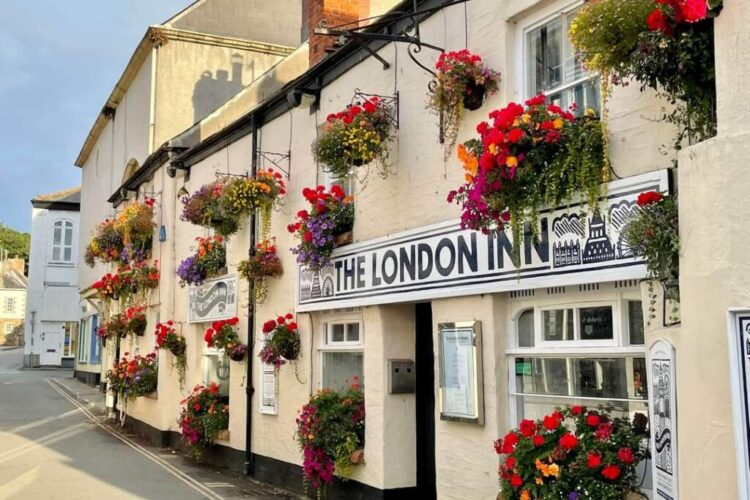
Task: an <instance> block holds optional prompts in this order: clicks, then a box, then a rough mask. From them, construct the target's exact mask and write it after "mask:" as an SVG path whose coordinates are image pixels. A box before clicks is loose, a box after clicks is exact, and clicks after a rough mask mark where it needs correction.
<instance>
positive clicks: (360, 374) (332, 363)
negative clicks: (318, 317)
mask: <svg viewBox="0 0 750 500" xmlns="http://www.w3.org/2000/svg"><path fill="white" fill-rule="evenodd" d="M324 332H325V339H324V345H323V347H321V349H320V351H321V365H322V370H321V386H322V387H323V388H324V389H333V390H344V389H347V388H348V387H350V386H351V385H352V384H355V383H356V384H359V385H360V386H362V387H364V384H363V382H364V352H363V348H364V346H363V344H362V334H361V329H360V324H359V322H336V323H328V324H326V325H325V326H324Z"/></svg>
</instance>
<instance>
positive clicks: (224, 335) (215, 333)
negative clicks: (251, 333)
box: [203, 317, 247, 361]
mask: <svg viewBox="0 0 750 500" xmlns="http://www.w3.org/2000/svg"><path fill="white" fill-rule="evenodd" d="M239 322H240V320H239V318H236V317H235V318H230V319H226V320H220V321H214V322H213V323H212V324H211V328H209V329H207V330H206V333H205V334H204V335H203V340H205V341H206V345H208V347H214V348H218V349H223V350H224V353H225V354H226V355H227V356H229V359H231V360H232V361H242V360H243V359H245V355H246V354H247V345H245V344H243V343H242V342H240V337H239V335H237V331H236V330H235V327H236V326H237V323H239Z"/></svg>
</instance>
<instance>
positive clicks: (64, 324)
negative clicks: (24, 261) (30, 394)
mask: <svg viewBox="0 0 750 500" xmlns="http://www.w3.org/2000/svg"><path fill="white" fill-rule="evenodd" d="M78 192H79V191H78V190H76V191H75V193H74V195H73V196H75V200H76V201H75V203H57V204H56V203H55V202H51V201H43V200H36V199H35V200H33V201H32V204H33V205H34V207H33V208H32V216H31V217H32V219H31V251H30V256H29V288H28V299H27V303H26V308H25V311H26V314H25V316H26V324H25V331H24V336H25V346H24V364H25V366H40V365H44V366H68V367H72V366H73V359H74V356H75V342H76V335H77V330H78V321H79V319H80V310H79V307H78V300H79V299H78V264H79V254H78V247H79V236H78V231H79V227H80V214H79V211H78V208H79V204H78V202H77V199H78ZM56 205H57V206H56Z"/></svg>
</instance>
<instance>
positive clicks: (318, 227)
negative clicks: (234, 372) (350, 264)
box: [287, 185, 354, 270]
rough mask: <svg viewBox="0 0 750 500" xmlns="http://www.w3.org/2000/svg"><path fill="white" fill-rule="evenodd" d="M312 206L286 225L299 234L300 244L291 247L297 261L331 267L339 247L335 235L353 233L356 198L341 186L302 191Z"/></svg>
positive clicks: (314, 265)
mask: <svg viewBox="0 0 750 500" xmlns="http://www.w3.org/2000/svg"><path fill="white" fill-rule="evenodd" d="M302 194H303V196H304V197H305V199H306V200H307V201H308V202H309V203H310V205H311V208H310V210H309V211H308V210H300V211H299V212H297V221H296V222H295V223H294V224H290V225H289V226H287V230H288V231H289V232H290V233H294V234H296V236H297V237H298V238H299V244H298V245H297V246H296V247H294V248H292V253H294V254H296V255H297V262H298V263H300V264H304V265H306V266H308V267H309V268H310V269H312V270H317V269H321V268H323V267H325V266H326V265H328V262H329V261H330V257H331V252H333V249H334V248H335V247H336V236H338V235H341V234H343V233H345V232H347V231H351V230H352V226H353V225H354V204H353V201H354V198H353V197H351V196H346V194H345V193H344V190H343V189H342V188H341V186H339V185H334V186H333V187H331V190H330V192H328V191H326V189H325V187H323V186H318V187H317V188H315V189H310V188H305V189H304V190H302Z"/></svg>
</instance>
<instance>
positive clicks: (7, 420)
mask: <svg viewBox="0 0 750 500" xmlns="http://www.w3.org/2000/svg"><path fill="white" fill-rule="evenodd" d="M22 356H23V350H22V349H15V350H0V500H9V499H18V500H35V499H45V500H46V499H65V500H70V499H75V500H85V499H97V500H102V499H104V500H119V499H125V498H127V499H136V498H145V499H159V500H170V499H193V498H210V499H215V500H221V499H228V498H256V499H260V498H291V497H287V496H286V495H276V494H274V495H266V494H262V495H261V494H258V493H260V492H261V491H263V492H264V493H266V492H267V491H266V490H263V489H260V490H258V489H257V487H256V490H255V491H248V488H250V489H252V486H251V485H250V483H249V482H247V481H240V482H236V485H233V484H230V482H226V481H227V479H226V477H224V476H222V475H221V474H223V473H220V472H218V471H215V470H211V469H207V468H205V467H195V468H193V470H191V469H190V466H188V468H187V469H186V468H185V467H181V466H180V465H179V464H180V463H181V462H185V463H189V462H187V459H185V458H184V457H181V456H179V455H176V454H174V453H173V452H171V451H170V450H161V449H154V448H150V449H149V448H148V447H147V446H146V445H143V446H141V445H140V444H138V443H137V442H136V441H134V440H133V439H129V438H128V437H127V436H124V435H123V436H120V437H118V434H113V433H111V432H110V431H109V430H108V429H109V427H108V426H106V425H104V424H103V423H102V421H101V419H100V418H97V415H95V414H93V413H92V410H91V408H86V407H85V406H84V405H82V404H80V403H79V402H78V401H77V400H76V399H75V398H73V397H71V396H70V395H69V394H67V393H65V392H64V391H62V392H61V390H60V389H61V386H62V385H64V384H60V383H58V382H56V381H55V379H58V380H63V379H67V380H68V381H71V380H72V379H71V375H72V373H71V372H70V371H67V370H42V371H37V370H28V371H21V370H20V367H21V364H22ZM69 383H70V382H68V384H69ZM76 383H77V382H76ZM211 481H213V483H212V482H211Z"/></svg>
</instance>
